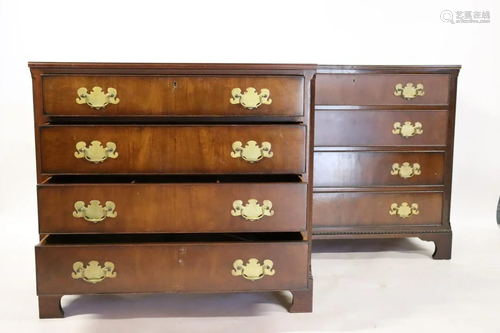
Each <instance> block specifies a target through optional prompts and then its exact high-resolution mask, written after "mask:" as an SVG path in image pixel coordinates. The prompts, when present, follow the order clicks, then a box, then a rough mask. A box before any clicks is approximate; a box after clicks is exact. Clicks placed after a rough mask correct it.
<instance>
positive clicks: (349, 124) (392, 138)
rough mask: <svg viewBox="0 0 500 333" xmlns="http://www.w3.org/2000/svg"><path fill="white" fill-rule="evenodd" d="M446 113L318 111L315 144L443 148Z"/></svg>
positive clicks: (326, 145) (325, 145)
mask: <svg viewBox="0 0 500 333" xmlns="http://www.w3.org/2000/svg"><path fill="white" fill-rule="evenodd" d="M447 121H448V112H446V111H318V112H316V122H315V124H316V125H315V126H316V128H315V129H316V130H315V141H314V144H315V146H317V147H321V146H323V147H338V146H444V145H445V144H446V130H447Z"/></svg>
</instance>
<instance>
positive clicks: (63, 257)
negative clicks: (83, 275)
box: [36, 242, 308, 295]
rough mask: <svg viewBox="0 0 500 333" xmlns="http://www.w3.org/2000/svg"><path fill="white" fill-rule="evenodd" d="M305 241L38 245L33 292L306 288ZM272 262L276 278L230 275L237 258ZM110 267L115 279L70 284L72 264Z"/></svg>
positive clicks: (92, 292) (75, 281)
mask: <svg viewBox="0 0 500 333" xmlns="http://www.w3.org/2000/svg"><path fill="white" fill-rule="evenodd" d="M307 251H308V244H307V242H296V243H291V242H283V243H272V242H266V243H258V242H257V243H214V244H212V243H174V244H168V243H160V244H134V243H130V244H116V245H110V244H106V245H98V244H92V245H86V244H85V245H60V246H55V245H53V246H51V245H39V246H37V247H36V266H37V277H38V279H37V280H38V283H37V289H38V294H39V295H45V294H65V295H68V294H102V293H158V292H210V291H219V292H230V291H231V292H232V291H264V290H282V289H285V290H286V289H291V290H295V289H301V288H307V282H308V281H307V280H308V275H307V274H308V272H307V266H306V265H302V264H301V265H296V264H294V262H299V263H304V262H306V260H307ZM250 258H256V259H258V260H259V262H260V263H262V262H263V260H265V259H269V260H272V261H273V263H274V266H273V269H274V270H275V274H274V275H272V276H267V275H266V276H264V277H263V278H262V279H260V280H255V281H250V280H247V279H245V278H244V277H242V276H233V275H232V274H231V271H232V270H233V269H234V268H233V263H234V261H235V260H237V259H241V260H243V261H244V262H245V264H246V263H247V262H248V259H250ZM91 260H96V261H98V262H99V263H100V264H104V262H107V261H110V262H113V263H114V264H115V270H114V271H115V272H116V273H117V275H116V277H115V278H106V279H104V280H103V281H101V282H98V283H96V284H92V283H87V282H85V281H83V280H81V279H73V278H72V276H71V273H72V272H73V264H74V263H75V262H77V261H81V262H83V263H84V264H85V265H87V264H88V262H89V261H91Z"/></svg>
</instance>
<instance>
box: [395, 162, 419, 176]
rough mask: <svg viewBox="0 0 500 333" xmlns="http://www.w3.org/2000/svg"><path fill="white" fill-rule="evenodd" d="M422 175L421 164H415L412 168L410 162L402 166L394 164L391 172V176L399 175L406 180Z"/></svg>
mask: <svg viewBox="0 0 500 333" xmlns="http://www.w3.org/2000/svg"><path fill="white" fill-rule="evenodd" d="M421 173H422V172H421V171H420V164H418V163H413V166H411V165H410V163H408V162H404V163H403V165H401V166H400V165H399V163H394V164H393V165H392V170H391V175H393V176H396V175H399V176H400V177H401V178H404V179H407V178H411V177H413V176H418V175H420V174H421Z"/></svg>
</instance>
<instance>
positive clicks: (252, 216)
mask: <svg viewBox="0 0 500 333" xmlns="http://www.w3.org/2000/svg"><path fill="white" fill-rule="evenodd" d="M233 208H234V209H233V210H232V211H231V215H233V216H243V218H244V219H245V220H248V221H257V220H260V219H261V218H263V217H264V216H273V215H274V211H273V210H271V209H272V208H273V203H272V202H271V201H270V200H264V201H263V202H262V206H261V205H260V204H259V203H258V200H256V199H249V200H248V204H246V205H243V201H241V200H235V201H234V202H233Z"/></svg>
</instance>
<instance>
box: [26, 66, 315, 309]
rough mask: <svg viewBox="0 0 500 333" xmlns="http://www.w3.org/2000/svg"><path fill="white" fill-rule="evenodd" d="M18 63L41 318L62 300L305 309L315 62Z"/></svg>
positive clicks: (308, 306)
mask: <svg viewBox="0 0 500 333" xmlns="http://www.w3.org/2000/svg"><path fill="white" fill-rule="evenodd" d="M29 66H30V69H31V74H32V78H33V92H34V113H35V138H36V158H37V173H38V176H37V181H38V187H37V188H38V212H39V214H38V215H39V233H40V236H41V241H40V244H38V245H37V246H36V248H35V257H36V274H37V293H38V297H39V310H40V317H41V318H50V317H61V316H62V315H63V312H62V309H61V306H60V299H61V297H62V296H63V295H68V294H107V293H120V294H121V293H170V292H258V291H277V290H290V291H291V292H292V294H293V303H292V305H291V307H290V311H291V312H310V311H312V277H311V267H310V257H311V254H310V253H311V252H310V251H311V223H312V218H311V210H312V154H313V147H312V142H313V140H312V133H313V117H312V115H313V114H312V113H311V112H310V110H311V109H312V108H313V107H314V100H313V97H312V94H311V91H312V89H314V84H313V83H314V81H313V79H314V75H315V72H316V65H238V64H226V65H223V64H98V63H95V64H91V63H30V64H29Z"/></svg>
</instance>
